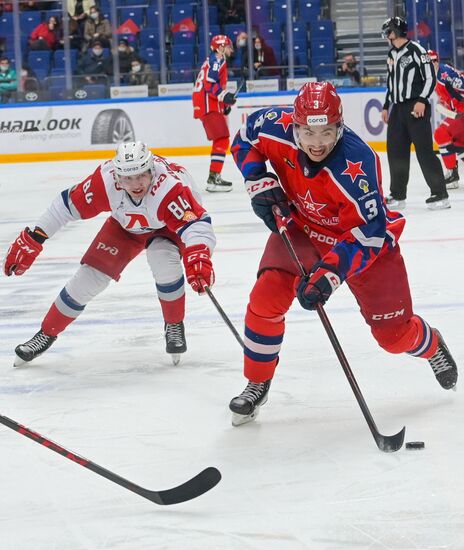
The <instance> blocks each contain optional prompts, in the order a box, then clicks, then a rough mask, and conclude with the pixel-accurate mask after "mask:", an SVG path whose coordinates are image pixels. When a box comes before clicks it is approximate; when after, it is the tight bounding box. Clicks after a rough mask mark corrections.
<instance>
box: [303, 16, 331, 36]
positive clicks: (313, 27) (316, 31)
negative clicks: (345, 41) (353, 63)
mask: <svg viewBox="0 0 464 550" xmlns="http://www.w3.org/2000/svg"><path fill="white" fill-rule="evenodd" d="M309 31H310V38H311V41H313V40H314V39H317V40H328V39H331V40H333V38H334V23H333V21H332V20H331V19H324V20H320V21H311V23H310V24H309Z"/></svg>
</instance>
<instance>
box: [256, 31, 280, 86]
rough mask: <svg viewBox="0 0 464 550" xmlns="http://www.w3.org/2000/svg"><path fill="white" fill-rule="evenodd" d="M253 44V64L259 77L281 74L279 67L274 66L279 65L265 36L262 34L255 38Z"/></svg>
mask: <svg viewBox="0 0 464 550" xmlns="http://www.w3.org/2000/svg"><path fill="white" fill-rule="evenodd" d="M253 45H254V48H253V65H254V68H255V71H256V76H257V78H259V77H260V76H273V75H276V76H277V75H278V74H279V69H273V68H272V67H273V66H275V65H277V60H276V56H275V53H274V50H273V49H272V48H271V46H268V45H267V44H266V41H265V40H264V38H261V37H260V36H257V37H256V38H255V39H254V43H253ZM265 67H266V68H265ZM267 67H270V68H267Z"/></svg>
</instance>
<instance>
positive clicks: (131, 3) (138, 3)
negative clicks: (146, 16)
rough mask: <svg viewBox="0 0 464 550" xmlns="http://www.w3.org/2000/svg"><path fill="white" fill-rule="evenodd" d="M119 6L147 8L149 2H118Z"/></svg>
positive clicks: (136, 0) (145, 0) (142, 0)
mask: <svg viewBox="0 0 464 550" xmlns="http://www.w3.org/2000/svg"><path fill="white" fill-rule="evenodd" d="M117 4H118V5H119V6H143V7H145V8H147V7H148V6H149V4H150V1H149V0H118V2H117Z"/></svg>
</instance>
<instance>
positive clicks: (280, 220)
mask: <svg viewBox="0 0 464 550" xmlns="http://www.w3.org/2000/svg"><path fill="white" fill-rule="evenodd" d="M272 211H273V213H274V217H275V220H276V224H277V228H278V230H279V233H280V236H281V237H282V240H283V242H284V244H285V246H286V248H287V250H288V252H289V254H290V256H291V257H292V259H293V261H294V262H295V264H296V265H297V266H298V270H299V272H300V274H301V276H302V277H306V276H307V273H306V270H305V268H304V266H303V264H302V263H301V261H300V259H299V258H298V256H297V254H296V251H295V248H294V246H293V243H292V241H291V240H290V237H289V235H288V232H287V221H286V219H285V218H284V217H283V216H282V214H281V212H280V209H279V207H278V206H277V205H274V206H273V208H272ZM316 311H317V313H318V315H319V318H320V320H321V322H322V325H323V326H324V329H325V331H326V333H327V336H328V337H329V340H330V343H331V344H332V347H333V349H334V351H335V353H336V355H337V357H338V360H339V361H340V364H341V366H342V369H343V372H344V373H345V375H346V377H347V379H348V382H349V383H350V386H351V389H352V390H353V393H354V396H355V397H356V400H357V401H358V404H359V406H360V407H361V411H362V413H363V415H364V418H365V419H366V422H367V425H368V426H369V429H370V431H371V433H372V435H373V436H374V439H375V442H376V444H377V447H378V448H379V449H380V450H381V451H384V452H386V453H389V452H394V451H398V449H401V447H402V445H403V441H404V434H405V431H406V428H405V427H403V429H402V430H401V431H399V432H398V433H397V434H395V435H382V434H381V433H380V432H379V430H378V428H377V426H376V424H375V422H374V419H373V418H372V415H371V412H370V411H369V408H368V406H367V404H366V401H365V400H364V397H363V395H362V393H361V389H360V388H359V386H358V383H357V381H356V378H355V377H354V374H353V371H352V370H351V367H350V365H349V363H348V360H347V358H346V357H345V354H344V353H343V349H342V347H341V345H340V342H339V341H338V338H337V336H336V334H335V332H334V330H333V328H332V325H331V324H330V321H329V318H328V317H327V314H326V312H325V309H324V308H323V306H322V305H321V304H317V306H316Z"/></svg>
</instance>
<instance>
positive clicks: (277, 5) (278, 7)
mask: <svg viewBox="0 0 464 550" xmlns="http://www.w3.org/2000/svg"><path fill="white" fill-rule="evenodd" d="M292 7H293V10H292V11H293V13H292V22H293V21H294V20H295V13H296V2H293V3H292ZM287 12H288V4H287V2H285V1H280V2H274V8H273V10H272V20H273V21H275V22H276V23H277V22H280V23H281V24H282V25H285V23H286V22H287Z"/></svg>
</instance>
